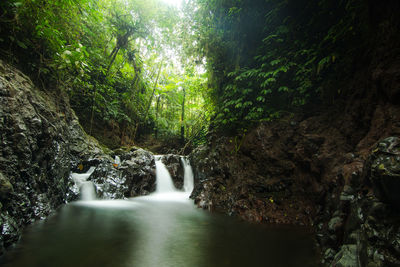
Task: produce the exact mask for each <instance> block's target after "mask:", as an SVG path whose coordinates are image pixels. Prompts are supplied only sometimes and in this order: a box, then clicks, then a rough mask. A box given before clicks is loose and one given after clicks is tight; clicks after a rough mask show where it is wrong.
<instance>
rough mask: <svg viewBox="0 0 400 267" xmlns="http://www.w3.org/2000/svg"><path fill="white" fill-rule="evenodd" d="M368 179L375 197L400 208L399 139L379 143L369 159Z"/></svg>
mask: <svg viewBox="0 0 400 267" xmlns="http://www.w3.org/2000/svg"><path fill="white" fill-rule="evenodd" d="M369 166H370V169H369V170H368V175H369V179H370V180H371V182H372V185H373V189H374V193H375V194H376V196H377V197H378V198H379V199H381V200H383V201H385V202H387V203H390V204H392V205H393V206H395V207H397V208H400V194H399V192H400V138H398V137H388V138H386V139H384V140H382V141H380V142H379V143H378V144H377V146H376V147H375V148H374V149H373V152H372V154H371V155H370V158H369Z"/></svg>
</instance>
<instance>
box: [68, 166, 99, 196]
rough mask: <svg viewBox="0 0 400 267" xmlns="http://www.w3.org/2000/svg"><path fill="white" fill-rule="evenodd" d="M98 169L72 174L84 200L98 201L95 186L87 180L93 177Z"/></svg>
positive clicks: (93, 168) (91, 168) (92, 168)
mask: <svg viewBox="0 0 400 267" xmlns="http://www.w3.org/2000/svg"><path fill="white" fill-rule="evenodd" d="M95 169H96V167H90V169H89V170H88V171H87V172H86V173H71V177H72V179H73V180H74V182H75V184H76V185H77V186H78V188H79V192H80V193H81V199H82V200H86V201H87V200H94V199H96V192H95V190H94V184H93V182H91V181H87V179H88V178H89V177H90V175H92V173H93V172H94V170H95Z"/></svg>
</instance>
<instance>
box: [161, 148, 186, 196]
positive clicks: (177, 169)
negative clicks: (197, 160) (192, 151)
mask: <svg viewBox="0 0 400 267" xmlns="http://www.w3.org/2000/svg"><path fill="white" fill-rule="evenodd" d="M161 161H162V162H163V163H164V165H165V167H166V168H167V170H168V172H169V174H170V175H171V178H172V181H173V183H174V186H175V187H176V188H177V189H182V188H183V179H184V167H183V165H182V161H181V156H179V155H174V154H167V155H164V156H162V158H161Z"/></svg>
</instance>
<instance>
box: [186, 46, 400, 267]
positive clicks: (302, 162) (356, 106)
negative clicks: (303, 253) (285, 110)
mask: <svg viewBox="0 0 400 267" xmlns="http://www.w3.org/2000/svg"><path fill="white" fill-rule="evenodd" d="M390 53H392V54H391V56H389V55H390ZM357 67H359V71H357V72H355V75H354V77H353V79H352V80H351V81H349V82H348V85H347V88H345V90H343V92H344V94H343V95H342V96H341V99H338V100H337V101H336V105H335V106H328V107H319V108H317V109H314V111H313V112H310V111H308V112H307V111H306V112H307V113H305V112H301V113H296V114H289V115H287V116H285V117H283V118H281V119H280V120H279V121H275V122H269V123H262V124H260V125H258V126H257V127H255V128H253V129H250V130H249V131H248V132H241V133H239V134H238V135H237V136H225V137H221V136H218V135H217V134H213V133H211V134H210V136H209V142H208V144H207V145H206V146H203V147H200V148H197V149H196V150H195V151H193V153H192V154H191V155H190V159H191V162H192V166H193V167H194V172H195V184H196V185H195V190H194V193H193V195H192V197H193V198H194V199H195V202H196V203H197V205H198V206H200V207H202V208H204V209H209V210H215V211H221V212H224V213H227V214H230V215H235V216H238V217H241V218H243V219H245V220H249V221H255V222H263V223H281V224H282V223H283V224H298V225H311V226H314V227H315V229H316V238H317V240H318V243H319V244H320V246H321V250H322V252H323V262H324V263H325V264H326V265H329V266H370V267H371V266H400V249H399V243H400V230H399V229H400V220H399V211H398V205H399V204H398V192H400V186H399V182H398V178H399V176H398V175H399V171H398V170H399V154H398V148H399V145H398V141H395V140H398V139H397V137H399V135H400V105H399V98H398V96H399V95H400V94H399V92H400V91H399V88H400V58H399V57H398V56H393V50H382V51H380V50H379V51H375V52H374V53H373V55H372V56H371V58H370V63H369V64H367V65H364V66H357ZM395 96H396V97H395ZM388 137H390V138H389V139H386V138H388ZM389 147H390V149H389ZM387 166H388V167H387Z"/></svg>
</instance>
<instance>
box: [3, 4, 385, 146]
mask: <svg viewBox="0 0 400 267" xmlns="http://www.w3.org/2000/svg"><path fill="white" fill-rule="evenodd" d="M172 3H175V4H172ZM0 8H1V15H0V23H1V26H2V27H1V30H0V55H1V57H3V58H8V59H9V60H12V61H13V62H15V63H16V64H19V65H21V66H23V67H24V69H25V71H27V72H28V73H30V74H31V78H32V79H33V80H34V81H35V82H36V84H38V85H39V86H43V87H46V88H51V87H57V88H63V91H65V92H67V93H68V94H69V96H70V99H71V106H72V107H73V108H74V110H75V111H76V113H77V115H78V116H79V118H80V120H81V123H82V124H83V126H84V128H85V129H86V131H87V132H88V133H90V134H93V135H95V136H96V137H97V138H98V139H100V140H101V141H103V142H104V143H106V144H109V145H111V146H113V145H114V146H115V145H116V144H115V140H114V142H112V141H110V140H109V139H112V135H118V137H119V139H118V142H119V143H121V144H133V143H134V142H136V141H137V140H139V139H140V138H141V137H146V136H147V137H149V136H151V137H152V138H156V139H163V138H164V139H165V140H168V139H171V138H172V139H174V138H175V139H179V140H180V142H181V144H184V143H185V142H187V141H190V142H191V143H192V144H199V143H202V142H204V141H205V138H204V137H205V135H206V133H207V130H209V129H210V127H211V129H216V130H219V131H224V132H234V133H235V132H236V133H237V132H240V131H241V129H242V130H244V129H246V128H248V127H251V126H252V125H253V124H257V123H259V122H262V121H270V120H273V119H277V118H280V117H282V116H286V115H288V114H289V115H290V114H293V113H294V112H296V110H299V109H303V108H304V107H306V106H307V107H309V106H312V105H313V104H316V103H317V104H318V105H321V103H322V104H323V105H331V104H334V103H335V101H337V99H339V98H341V97H342V96H343V94H344V92H343V88H341V86H340V81H344V80H346V79H349V77H350V76H351V75H352V73H353V68H354V64H355V63H356V62H357V59H358V58H359V57H360V53H362V51H363V49H362V48H363V47H365V46H366V43H367V42H370V41H371V40H370V39H371V38H369V39H368V38H366V35H367V33H368V32H370V31H371V30H370V27H371V23H370V22H369V20H368V13H369V12H370V10H369V9H368V3H367V2H366V1H361V0H348V1H334V0H319V1H305V0H284V1H281V0H220V1H215V0H182V1H172V0H99V1H97V0H57V1H46V0H6V1H2V2H1V4H0ZM386 21H387V24H390V21H391V18H387V20H386ZM385 25H386V24H385V23H382V24H380V25H379V26H377V27H381V28H382V29H381V30H380V32H385V30H384V28H385V27H387V25H386V26H385ZM210 121H211V125H210V126H209V122H210ZM102 131H103V133H101V132H102ZM107 136H108V137H107ZM110 136H111V137H110ZM103 137H104V138H103ZM106 137H107V138H108V139H107V138H106Z"/></svg>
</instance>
